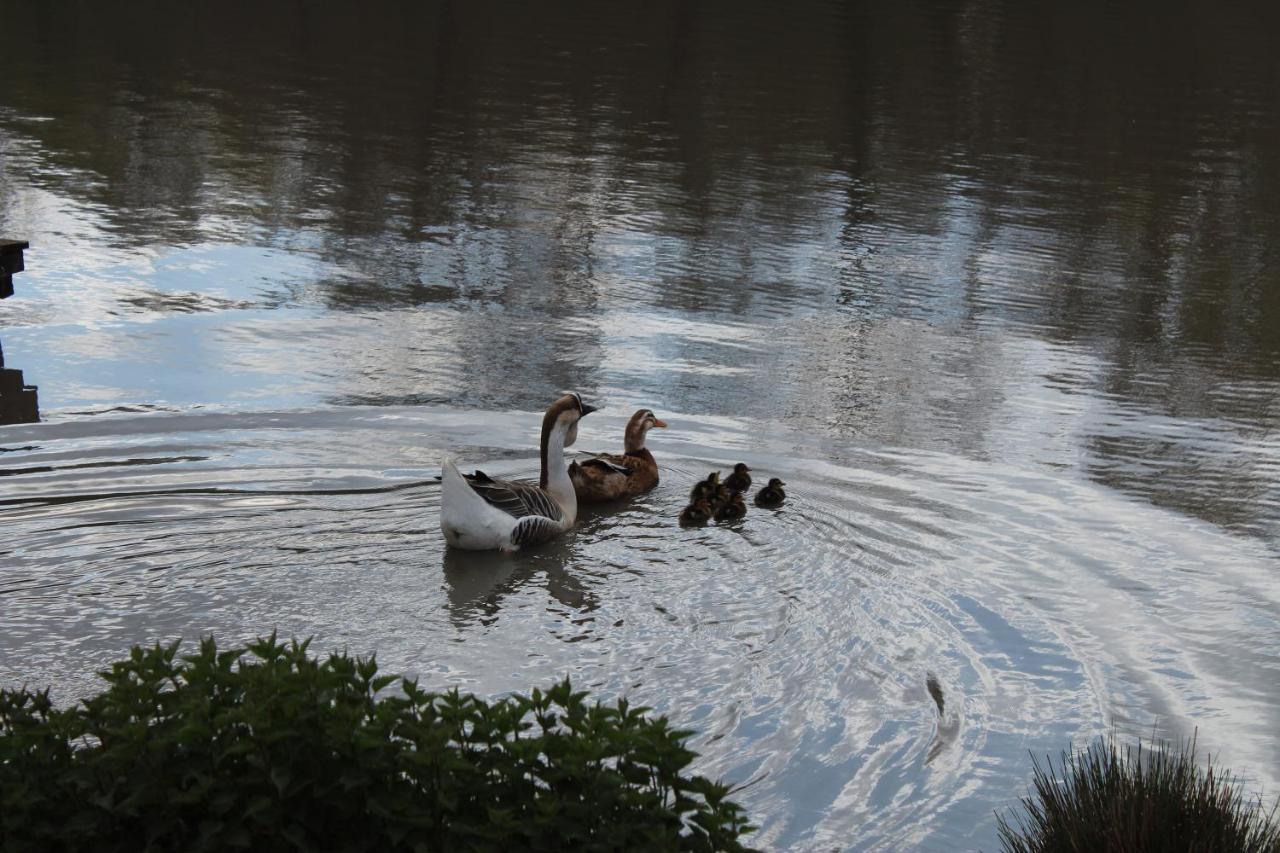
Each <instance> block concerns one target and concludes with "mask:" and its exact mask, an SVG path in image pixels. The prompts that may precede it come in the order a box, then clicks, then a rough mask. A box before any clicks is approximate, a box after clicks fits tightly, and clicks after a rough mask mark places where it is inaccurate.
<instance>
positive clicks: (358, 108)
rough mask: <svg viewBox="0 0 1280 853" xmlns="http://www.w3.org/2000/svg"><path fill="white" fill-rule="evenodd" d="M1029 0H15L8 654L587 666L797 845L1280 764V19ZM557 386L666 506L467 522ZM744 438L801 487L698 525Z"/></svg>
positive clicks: (426, 676)
mask: <svg viewBox="0 0 1280 853" xmlns="http://www.w3.org/2000/svg"><path fill="white" fill-rule="evenodd" d="M1039 5H1040V4H1002V3H980V2H976V3H962V2H956V3H917V4H910V3H907V4H882V5H877V4H857V3H854V4H845V3H830V4H811V5H810V6H808V7H807V9H806V11H805V12H804V13H803V14H801V13H798V12H796V11H795V10H791V9H787V10H785V11H783V9H782V8H781V7H778V8H774V7H773V6H771V5H765V4H741V3H738V4H728V3H724V4H705V3H670V4H661V3H659V4H647V5H646V6H645V7H644V8H643V10H641V9H640V8H636V9H615V8H605V7H604V6H602V5H600V4H568V5H563V6H559V7H557V8H555V9H548V8H545V7H544V6H537V7H531V8H529V9H518V8H508V7H506V6H496V5H494V6H487V5H484V4H479V5H477V4H456V5H451V4H430V3H414V4H409V3H405V4H388V3H375V4H371V5H356V4H338V3H328V2H299V3H281V4H271V5H270V7H269V8H265V9H264V8H259V7H258V6H257V5H255V4H247V3H219V4H204V3H195V4H190V5H189V6H186V7H184V8H183V9H181V10H175V9H174V8H170V7H169V6H167V5H162V4H151V3H141V4H130V5H129V7H128V8H125V9H119V8H111V9H108V8H107V7H106V6H102V7H98V6H95V5H94V4H72V3H59V2H53V3H47V4H36V3H20V2H0V15H2V16H3V18H2V19H3V20H4V21H5V28H6V30H5V31H6V37H5V49H4V51H3V52H0V237H14V238H21V239H27V240H30V242H31V244H32V249H31V251H29V252H28V253H27V266H28V271H27V272H24V273H22V274H21V275H20V276H18V277H16V278H15V286H16V288H17V290H18V294H17V296H16V297H14V298H12V299H9V300H6V301H4V302H3V303H0V338H3V342H4V352H5V357H6V361H7V362H8V363H9V366H14V367H20V368H22V369H24V370H25V371H26V374H27V378H28V380H29V381H33V382H37V383H38V384H39V385H40V399H41V404H42V409H43V413H44V415H45V419H46V423H44V424H41V425H36V426H22V427H2V428H0V450H3V452H2V453H0V520H2V521H3V528H2V530H3V543H4V548H5V551H4V552H3V556H2V557H0V561H2V562H0V682H3V683H6V684H11V683H16V682H23V681H31V682H34V683H38V684H45V683H52V684H53V685H54V686H55V692H57V693H60V694H61V695H62V696H64V697H65V698H70V697H72V696H75V695H79V694H83V693H84V692H85V691H87V690H90V689H92V686H93V678H94V676H93V673H94V671H95V669H97V668H98V667H99V666H101V665H102V664H103V663H104V662H106V661H108V660H110V659H112V658H113V657H114V656H116V655H118V654H119V653H120V652H121V651H122V650H123V649H125V648H126V647H127V646H128V645H129V644H130V643H131V642H135V641H140V640H149V639H159V638H171V637H176V636H184V637H195V636H197V635H198V634H199V633H201V632H205V631H216V632H217V633H218V634H219V636H222V637H225V638H227V639H228V640H230V639H233V638H240V637H246V636H251V635H253V634H254V633H258V632H265V631H269V630H270V629H271V628H273V627H277V628H279V629H280V630H281V631H282V632H283V633H286V634H289V633H293V634H297V635H311V634H315V635H316V636H317V643H319V644H320V645H321V646H330V647H332V646H343V645H345V646H348V647H349V648H351V649H352V650H353V651H360V652H365V651H369V650H374V649H376V650H377V651H378V653H379V657H380V659H381V660H382V661H383V663H384V665H386V666H388V667H389V668H392V669H394V670H399V671H408V672H416V673H418V674H420V675H421V676H422V678H423V680H424V682H429V683H431V684H433V685H437V686H438V685H446V684H461V685H464V686H466V687H468V688H470V689H474V690H478V691H481V692H487V693H497V692H502V691H507V690H514V689H523V688H526V687H528V686H529V685H531V684H535V683H545V682H546V681H548V680H550V679H553V678H555V677H558V676H560V675H562V674H564V673H571V674H573V675H574V676H575V678H576V679H578V680H579V681H580V682H581V683H583V684H585V685H589V686H591V687H593V688H594V689H595V690H596V691H598V692H599V693H601V694H602V695H604V696H616V695H622V694H626V695H629V696H633V697H635V698H637V699H638V700H640V701H643V702H645V703H647V704H651V705H654V706H655V707H657V708H658V709H660V710H662V711H664V712H666V713H669V714H671V715H673V716H674V717H675V718H676V719H677V720H678V721H679V723H680V724H681V725H686V726H688V727H691V728H695V729H697V730H698V731H699V732H700V735H699V736H698V739H697V743H696V746H697V748H698V749H699V750H700V751H701V752H702V753H703V754H704V758H703V760H702V765H701V766H702V769H703V770H705V771H707V772H711V773H714V774H719V775H724V776H725V777H726V778H727V779H729V780H732V781H735V782H748V781H753V784H751V785H750V786H749V787H748V788H747V789H745V790H744V791H743V792H742V794H741V795H740V798H741V799H742V800H743V801H744V802H745V803H746V804H747V805H748V806H749V808H750V809H751V811H752V814H753V815H754V816H755V818H756V819H757V821H758V822H760V823H761V825H762V830H761V833H760V835H759V837H758V839H757V841H758V843H760V844H761V845H762V846H764V847H767V848H771V849H809V850H813V849H821V850H829V849H845V848H855V849H936V850H952V849H972V848H979V847H986V848H988V849H991V848H992V847H993V846H994V821H993V817H992V813H993V810H994V809H998V808H1003V807H1004V806H1005V805H1007V804H1008V803H1010V802H1012V800H1013V799H1014V798H1015V797H1017V796H1018V795H1020V794H1021V793H1023V791H1024V788H1025V785H1026V781H1027V779H1028V777H1029V770H1030V760H1029V757H1028V751H1036V752H1044V751H1048V750H1057V749H1059V748H1062V747H1065V746H1066V745H1068V743H1071V742H1075V743H1080V742H1082V741H1083V740H1084V739H1086V738H1088V737H1090V736H1093V735H1096V734H1098V733H1102V732H1106V731H1108V730H1109V729H1111V728H1118V729H1119V730H1120V731H1121V732H1122V733H1124V734H1126V735H1130V736H1134V735H1138V734H1143V735H1146V734H1150V733H1151V732H1153V731H1155V732H1158V733H1161V734H1167V735H1173V736H1182V735H1185V734H1189V733H1190V732H1192V731H1193V730H1196V729H1198V730H1199V736H1200V741H1201V743H1202V744H1203V745H1206V746H1208V747H1209V748H1210V749H1213V750H1214V751H1216V752H1218V753H1219V755H1220V757H1221V759H1222V760H1223V761H1224V762H1225V763H1227V764H1228V765H1230V766H1232V767H1234V768H1236V769H1237V770H1239V771H1241V772H1242V773H1243V774H1244V775H1245V776H1246V778H1247V779H1248V781H1249V783H1250V785H1251V786H1253V787H1262V788H1265V790H1266V791H1268V792H1269V793H1271V794H1272V795H1274V794H1275V793H1277V792H1278V791H1280V712H1277V710H1276V706H1277V702H1280V580H1278V579H1277V578H1278V575H1277V568H1278V566H1280V550H1278V549H1277V545H1276V543H1277V540H1280V429H1278V427H1280V257H1278V252H1280V132H1278V131H1280V54H1277V53H1276V52H1275V51H1274V49H1273V45H1272V41H1273V39H1272V36H1273V35H1274V33H1275V32H1277V31H1280V29H1278V25H1280V11H1277V9H1280V7H1273V6H1271V5H1266V6H1264V5H1262V4H1257V5H1256V7H1250V6H1249V5H1238V6H1235V7H1233V8H1230V9H1223V8H1218V7H1217V6H1216V5H1212V4H1208V3H1173V4H1162V5H1147V4H1143V3H1138V4H1127V5H1126V8H1124V9H1114V8H1110V7H1109V6H1106V5H1103V4H1091V3H1082V4H1070V5H1069V8H1068V7H1067V6H1066V5H1063V4H1057V5H1061V6H1062V8H1056V7H1055V8H1049V4H1043V5H1044V6H1045V8H1039ZM565 388H575V389H578V390H580V391H581V392H582V393H583V394H584V396H585V397H587V398H588V399H589V400H590V401H592V402H599V403H602V404H603V405H604V406H605V407H606V410H605V411H604V412H602V413H601V414H600V415H593V416H592V417H591V418H589V419H588V420H587V421H586V422H585V423H584V432H583V438H582V439H581V441H580V446H581V447H584V448H607V447H610V446H612V445H613V444H616V443H617V442H619V440H620V434H621V429H622V425H623V423H624V422H625V418H626V416H627V415H628V414H629V413H630V411H632V410H633V409H634V408H636V407H638V406H642V405H643V406H651V407H653V408H654V409H655V410H657V411H658V412H659V414H660V415H662V416H663V417H664V418H666V419H667V420H669V421H670V422H671V424H672V428H671V429H669V430H667V431H666V432H665V433H662V434H658V435H656V436H655V437H654V440H653V441H652V446H653V448H654V451H655V453H656V454H657V456H658V458H659V460H660V462H661V464H662V465H663V477H664V480H663V485H662V486H660V487H659V489H658V490H657V491H656V492H654V493H653V494H652V495H650V496H648V497H646V498H644V499H642V500H639V501H636V502H635V503H633V504H629V505H626V506H623V507H620V508H616V509H615V510H611V511H609V512H596V513H589V514H588V515H587V517H586V518H585V519H584V520H583V523H582V524H581V526H580V528H579V529H578V530H577V531H575V532H574V533H573V534H571V535H570V536H568V537H567V538H565V539H564V540H563V541H561V542H558V543H556V544H555V545H552V546H549V547H547V548H545V549H541V550H539V551H536V552H532V553H529V554H525V555H521V556H518V557H516V558H514V559H513V558H499V557H496V556H494V557H490V556H484V555H455V554H447V553H444V552H443V550H442V543H441V540H440V535H439V531H438V529H437V527H436V512H437V508H438V488H437V485H436V483H435V481H434V480H433V479H432V476H433V475H434V474H435V473H437V472H438V467H439V462H440V457H441V454H442V453H446V452H447V453H451V454H455V455H458V456H459V457H460V458H461V459H462V460H463V462H464V463H483V464H484V466H485V469H486V470H487V471H489V472H490V473H493V474H497V473H503V474H518V475H527V474H531V473H533V472H534V471H535V469H536V464H537V454H536V448H535V447H534V442H535V441H536V425H537V420H538V414H537V411H538V410H540V409H541V408H542V407H543V406H544V405H546V403H547V402H548V401H549V400H550V399H551V398H552V397H554V396H555V394H556V393H557V392H558V391H560V390H562V389H565ZM739 459H746V460H748V461H749V462H750V463H752V465H753V467H754V468H756V469H757V471H758V472H759V473H762V474H764V475H765V476H768V475H770V474H777V475H780V476H782V477H783V478H784V479H786V480H787V481H788V483H790V484H791V486H792V488H791V491H792V493H793V500H792V501H791V502H790V503H789V504H788V505H787V507H786V508H784V509H783V510H782V511H780V512H777V513H773V512H764V511H753V512H752V513H751V514H749V515H748V517H747V519H746V520H745V521H744V522H742V523H740V524H737V525H732V526H725V527H719V528H717V527H710V528H707V529H705V530H702V531H696V532H681V531H679V530H677V529H676V528H675V527H674V526H673V519H674V516H675V514H676V513H677V512H678V510H679V506H680V504H681V498H682V497H683V496H684V494H685V493H686V492H687V490H688V485H689V484H690V483H692V481H693V479H694V478H695V477H699V476H701V475H702V474H703V473H705V471H706V470H708V468H709V466H712V465H726V464H729V463H732V462H734V461H738V460H739ZM930 676H933V677H935V678H936V679H937V680H938V682H939V683H940V684H941V685H942V687H943V690H944V694H945V696H946V711H945V713H944V714H943V715H942V716H941V717H940V716H939V714H938V713H937V710H936V707H935V705H934V704H933V702H932V699H931V698H930V696H929V693H928V691H927V689H926V682H927V679H928V678H929V677H930Z"/></svg>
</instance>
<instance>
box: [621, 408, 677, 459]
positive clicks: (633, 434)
mask: <svg viewBox="0 0 1280 853" xmlns="http://www.w3.org/2000/svg"><path fill="white" fill-rule="evenodd" d="M666 428H667V422H666V421H664V420H659V419H658V416H657V415H655V414H654V413H653V410H652V409H641V410H640V411H638V412H636V413H635V414H634V415H632V416H631V420H629V421H627V431H626V452H627V453H633V452H635V451H637V450H644V437H645V434H646V433H648V432H649V430H651V429H666Z"/></svg>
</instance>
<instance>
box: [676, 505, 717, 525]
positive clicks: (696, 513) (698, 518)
mask: <svg viewBox="0 0 1280 853" xmlns="http://www.w3.org/2000/svg"><path fill="white" fill-rule="evenodd" d="M710 518H711V504H709V503H707V502H706V501H705V500H698V501H694V502H693V503H691V504H689V505H688V506H687V507H685V508H684V509H683V510H681V512H680V526H681V527H692V526H694V525H698V524H706V523H707V521H708V520H710Z"/></svg>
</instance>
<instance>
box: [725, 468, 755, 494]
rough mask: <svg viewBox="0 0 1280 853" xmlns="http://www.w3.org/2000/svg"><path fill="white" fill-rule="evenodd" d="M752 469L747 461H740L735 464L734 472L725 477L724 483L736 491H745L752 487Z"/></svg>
mask: <svg viewBox="0 0 1280 853" xmlns="http://www.w3.org/2000/svg"><path fill="white" fill-rule="evenodd" d="M750 471H751V469H750V468H748V467H747V463H745V462H739V463H738V464H737V465H734V466H733V473H732V474H730V475H729V476H728V477H725V478H724V484H725V485H726V486H728V487H729V488H731V489H733V490H734V491H735V492H745V491H746V490H747V489H749V488H751V473H750Z"/></svg>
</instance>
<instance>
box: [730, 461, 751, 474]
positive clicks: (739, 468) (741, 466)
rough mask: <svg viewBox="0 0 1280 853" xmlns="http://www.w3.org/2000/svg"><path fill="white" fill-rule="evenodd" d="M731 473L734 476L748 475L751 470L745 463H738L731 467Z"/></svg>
mask: <svg viewBox="0 0 1280 853" xmlns="http://www.w3.org/2000/svg"><path fill="white" fill-rule="evenodd" d="M733 473H735V474H749V473H751V469H750V468H748V467H747V463H745V462H739V463H738V464H737V465H734V466H733Z"/></svg>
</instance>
